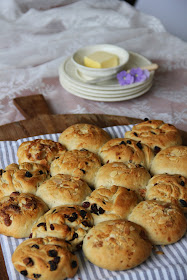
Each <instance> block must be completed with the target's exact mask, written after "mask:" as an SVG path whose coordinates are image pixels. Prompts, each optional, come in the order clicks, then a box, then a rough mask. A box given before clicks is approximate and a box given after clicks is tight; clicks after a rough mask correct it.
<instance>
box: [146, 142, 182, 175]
mask: <svg viewBox="0 0 187 280" xmlns="http://www.w3.org/2000/svg"><path fill="white" fill-rule="evenodd" d="M186 166H187V146H174V147H169V148H166V149H164V150H162V151H160V152H159V153H158V154H157V155H156V156H155V158H154V159H153V161H152V164H151V169H150V172H151V173H152V174H153V175H155V174H164V173H168V174H179V175H182V176H184V177H186V178H187V168H186Z"/></svg>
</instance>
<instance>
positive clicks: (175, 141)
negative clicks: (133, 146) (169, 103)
mask: <svg viewBox="0 0 187 280" xmlns="http://www.w3.org/2000/svg"><path fill="white" fill-rule="evenodd" d="M125 138H131V139H133V140H135V141H140V142H141V143H143V144H146V145H147V146H149V147H151V148H152V149H153V150H154V152H155V153H157V152H159V151H160V150H162V149H165V148H167V147H171V146H176V145H181V144H182V138H181V135H180V132H179V130H178V129H177V128H176V127H175V126H174V125H171V124H167V123H164V122H163V121H161V120H147V121H144V122H141V123H139V124H137V125H135V126H133V128H132V130H131V131H127V132H126V133H125Z"/></svg>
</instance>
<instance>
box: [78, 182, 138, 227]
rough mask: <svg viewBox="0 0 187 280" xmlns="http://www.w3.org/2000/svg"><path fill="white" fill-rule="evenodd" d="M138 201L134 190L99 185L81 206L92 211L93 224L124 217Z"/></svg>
mask: <svg viewBox="0 0 187 280" xmlns="http://www.w3.org/2000/svg"><path fill="white" fill-rule="evenodd" d="M138 202H139V201H138V195H137V194H136V193H135V191H132V190H130V189H127V188H124V187H118V186H114V185H113V186H111V187H108V188H106V187H103V186H100V188H99V189H96V190H94V191H93V192H92V193H91V194H90V196H88V197H87V198H86V200H85V201H84V202H83V204H82V206H83V207H84V208H86V209H88V210H89V211H90V212H91V213H92V216H93V219H94V224H97V223H100V222H103V221H107V220H116V219H126V218H127V216H128V215H129V214H130V212H131V211H132V209H133V208H134V207H135V206H136V205H137V204H138Z"/></svg>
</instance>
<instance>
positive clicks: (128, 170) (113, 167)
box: [95, 162, 151, 197]
mask: <svg viewBox="0 0 187 280" xmlns="http://www.w3.org/2000/svg"><path fill="white" fill-rule="evenodd" d="M150 178H151V175H150V174H149V172H148V170H147V169H146V168H145V167H143V166H141V165H139V164H138V165H136V164H133V163H123V162H113V163H107V164H105V165H103V166H102V167H101V168H100V169H99V171H98V173H97V175H96V178H95V188H99V187H100V186H104V187H110V186H112V185H116V186H121V187H125V188H127V189H130V190H134V191H136V192H137V193H138V194H139V195H140V196H141V197H144V195H145V187H146V186H147V183H148V181H149V180H150Z"/></svg>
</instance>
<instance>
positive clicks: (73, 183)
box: [36, 174, 91, 208]
mask: <svg viewBox="0 0 187 280" xmlns="http://www.w3.org/2000/svg"><path fill="white" fill-rule="evenodd" d="M90 194H91V189H90V187H89V186H88V185H87V183H86V182H85V181H83V180H81V179H79V178H78V177H73V176H71V175H66V174H57V175H55V176H53V177H51V178H50V179H49V180H47V181H46V182H44V183H43V184H41V185H40V187H39V188H38V191H37V192H36V195H37V196H39V197H40V198H42V199H43V201H45V203H46V204H47V205H48V206H49V208H52V207H55V206H60V205H66V204H77V205H81V203H82V202H83V200H84V199H85V198H86V197H87V196H88V195H90Z"/></svg>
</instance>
